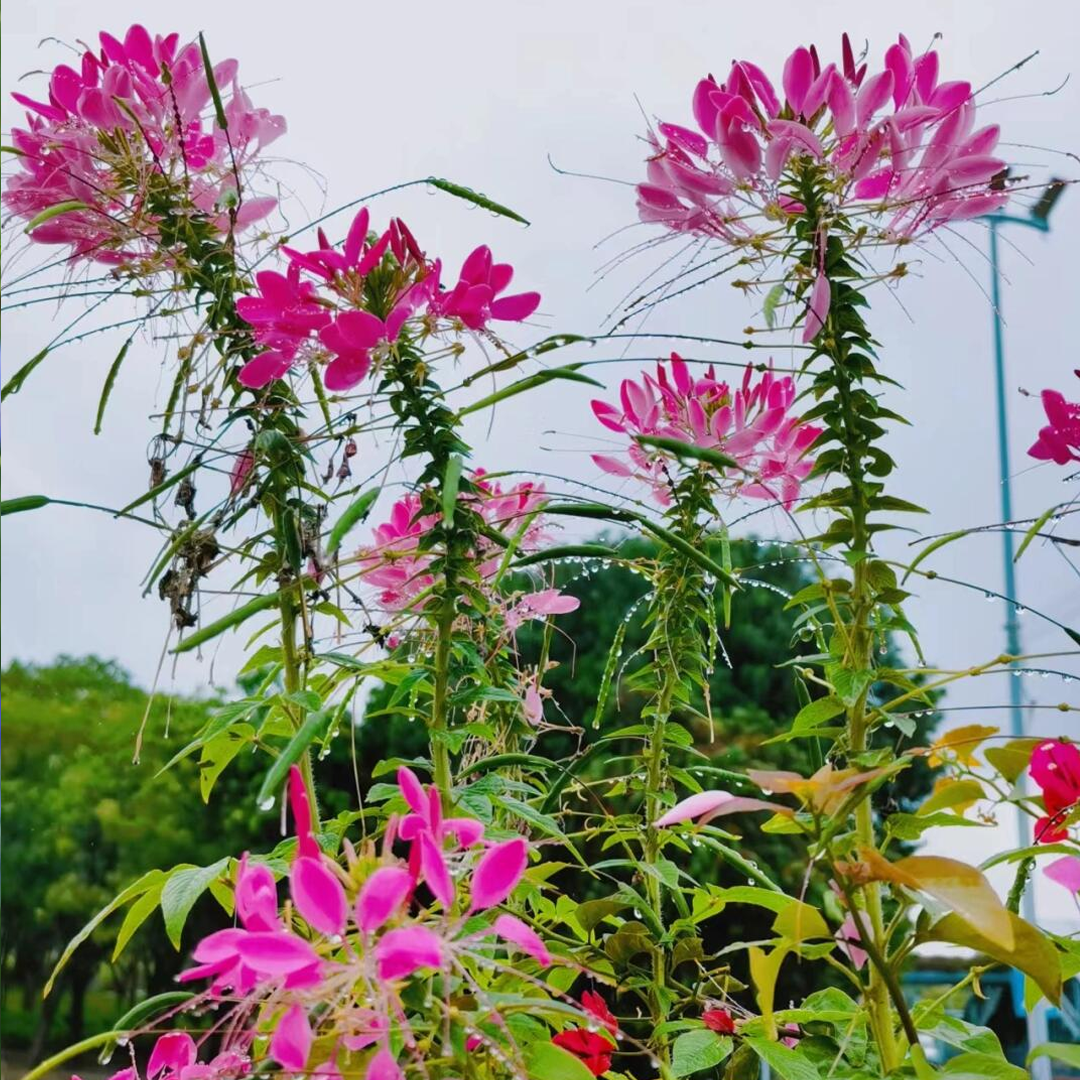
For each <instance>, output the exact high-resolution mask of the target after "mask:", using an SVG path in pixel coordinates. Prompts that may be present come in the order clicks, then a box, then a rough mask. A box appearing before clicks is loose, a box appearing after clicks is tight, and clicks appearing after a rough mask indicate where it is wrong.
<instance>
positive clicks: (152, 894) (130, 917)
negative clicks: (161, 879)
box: [109, 886, 161, 964]
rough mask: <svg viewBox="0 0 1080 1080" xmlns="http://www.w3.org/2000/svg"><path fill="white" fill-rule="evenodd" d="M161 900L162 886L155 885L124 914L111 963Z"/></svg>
mask: <svg viewBox="0 0 1080 1080" xmlns="http://www.w3.org/2000/svg"><path fill="white" fill-rule="evenodd" d="M160 902H161V888H160V887H159V886H155V887H154V888H152V889H150V890H148V891H147V892H144V893H143V894H142V896H140V897H139V899H138V900H136V901H135V903H134V904H132V905H131V907H129V908H128V910H127V914H126V915H125V916H124V921H123V922H122V923H121V924H120V932H119V933H118V934H117V935H116V944H115V945H114V946H113V953H112V959H111V960H110V961H109V962H110V963H112V964H115V963H116V961H117V958H118V957H119V956H120V954H121V953H122V952H123V951H124V949H125V948H126V947H127V943H128V942H129V941H130V940H131V936H132V934H134V933H135V931H136V930H138V929H139V927H140V926H142V924H143V923H144V922H146V920H147V919H148V918H150V913H151V912H152V911H154V910H155V909H156V908H157V906H158V904H159V903H160Z"/></svg>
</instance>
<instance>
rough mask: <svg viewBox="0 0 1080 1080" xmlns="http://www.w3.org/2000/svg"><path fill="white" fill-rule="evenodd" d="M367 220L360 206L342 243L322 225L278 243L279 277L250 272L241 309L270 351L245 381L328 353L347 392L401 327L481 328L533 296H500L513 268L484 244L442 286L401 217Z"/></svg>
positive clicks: (524, 306)
mask: <svg viewBox="0 0 1080 1080" xmlns="http://www.w3.org/2000/svg"><path fill="white" fill-rule="evenodd" d="M370 225H371V216H370V214H369V212H368V210H367V208H364V209H361V210H360V211H359V213H357V215H356V217H355V218H354V219H353V222H352V225H351V226H350V228H349V232H348V235H347V236H346V238H345V243H344V245H343V246H342V248H341V249H340V250H339V249H338V248H336V247H335V246H334V245H332V244H331V243H330V241H329V240H328V239H327V237H326V234H325V233H324V232H323V231H322V230H321V229H320V230H319V231H318V234H317V235H318V241H319V246H318V247H317V248H316V249H315V250H313V251H307V252H302V251H299V250H297V249H295V248H291V247H285V248H283V249H282V251H283V253H284V254H285V256H286V257H287V258H288V260H289V269H288V272H287V273H286V274H285V275H284V276H283V275H281V274H279V273H276V272H273V271H267V272H264V273H262V274H259V275H257V278H256V282H257V284H258V286H259V290H260V294H261V296H260V297H259V298H250V299H245V300H241V301H240V302H239V304H238V310H239V311H240V314H241V315H242V316H243V317H244V318H245V319H246V320H247V321H248V322H249V323H251V324H252V327H253V331H252V336H253V337H254V338H255V340H256V342H257V343H258V344H259V345H261V346H263V347H264V348H265V349H266V350H267V351H266V352H263V353H261V354H260V355H258V356H256V357H254V358H253V359H252V360H250V361H248V363H247V364H245V365H244V367H243V368H242V369H241V371H240V376H239V378H240V382H241V383H242V384H243V385H244V386H248V387H251V388H253V389H258V388H260V387H263V386H266V385H267V383H269V382H272V381H273V380H274V379H278V378H281V377H283V376H284V375H285V374H286V373H287V372H288V371H289V370H290V368H291V367H292V366H293V365H294V364H295V363H297V362H298V361H300V360H313V361H321V362H326V370H325V374H324V379H325V383H326V386H327V388H328V389H330V390H333V391H335V392H341V391H347V390H350V389H352V387H354V386H356V385H358V384H359V383H360V382H362V381H363V379H364V378H365V377H366V376H367V374H368V372H369V371H370V370H371V368H372V366H373V365H374V364H375V363H377V362H378V360H379V359H380V358H381V357H383V356H384V355H385V354H386V352H387V351H388V350H390V349H392V348H393V347H394V346H395V345H396V344H397V342H398V341H399V339H400V338H401V335H402V333H403V332H405V331H406V329H407V328H408V329H409V333H410V334H411V335H412V336H423V335H426V334H430V333H439V334H458V333H461V332H462V331H463V330H469V331H473V332H477V333H480V332H485V331H487V330H488V328H489V323H491V322H492V321H504V322H521V321H522V320H524V319H527V318H528V317H529V316H530V315H532V313H533V312H534V311H535V310H536V308H537V306H538V305H539V303H540V294H539V293H535V292H530V293H518V294H516V295H513V296H503V295H500V294H502V293H503V292H505V290H506V288H507V286H508V285H509V284H510V279H511V278H512V277H513V273H514V271H513V268H512V267H511V266H509V264H507V263H495V262H494V261H493V258H492V254H491V250H490V248H488V247H486V246H482V247H478V248H477V249H476V250H475V251H473V252H472V254H470V255H469V257H468V258H467V259H466V260H465V263H464V265H463V266H462V268H461V276H460V280H459V281H458V283H457V284H456V285H455V286H454V287H453V288H452V289H449V290H443V289H442V286H441V284H440V278H441V273H442V263H441V262H440V260H438V259H435V260H429V259H428V258H427V256H426V255H425V254H424V252H423V251H422V250H421V248H420V246H419V244H418V243H417V241H416V238H415V237H414V236H413V234H412V232H410V230H409V228H408V226H406V224H405V223H404V222H403V221H401V220H400V219H398V218H395V219H393V220H391V222H390V224H389V226H388V227H387V228H386V229H385V230H384V231H383V232H382V233H374V232H371V231H370ZM376 271H377V272H378V273H377V274H376ZM301 274H306V275H308V276H309V277H310V278H313V279H314V280H313V281H311V280H301ZM373 275H374V276H373Z"/></svg>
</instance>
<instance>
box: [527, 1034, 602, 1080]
mask: <svg viewBox="0 0 1080 1080" xmlns="http://www.w3.org/2000/svg"><path fill="white" fill-rule="evenodd" d="M525 1075H526V1076H528V1077H529V1080H593V1074H592V1073H591V1072H589V1070H588V1069H587V1068H586V1067H585V1064H584V1062H582V1060H581V1058H577V1057H574V1055H573V1054H571V1053H570V1052H569V1051H568V1050H564V1049H563V1048H562V1047H561V1046H556V1045H555V1044H554V1043H553V1042H547V1041H543V1042H540V1041H538V1042H534V1043H530V1044H529V1045H528V1046H527V1047H525Z"/></svg>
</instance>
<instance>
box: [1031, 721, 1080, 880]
mask: <svg viewBox="0 0 1080 1080" xmlns="http://www.w3.org/2000/svg"><path fill="white" fill-rule="evenodd" d="M1029 772H1030V773H1031V779H1032V781H1033V782H1034V783H1035V785H1036V787H1038V789H1039V791H1040V792H1041V793H1042V801H1043V811H1044V813H1043V816H1042V817H1041V818H1040V819H1039V820H1038V822H1037V823H1036V825H1035V842H1036V843H1037V844H1060V843H1065V842H1068V841H1070V840H1073V841H1075V840H1076V839H1077V837H1076V830H1075V828H1070V822H1075V818H1076V814H1077V812H1078V811H1080V747H1078V746H1077V745H1076V744H1075V743H1071V742H1066V741H1065V740H1064V739H1049V740H1047V741H1046V742H1043V743H1040V744H1039V745H1038V746H1037V747H1035V749H1034V750H1033V751H1032V754H1031V764H1030V766H1029ZM1043 872H1044V873H1045V874H1046V876H1047V877H1048V878H1050V879H1051V880H1052V881H1055V882H1056V883H1057V884H1059V885H1061V886H1063V887H1064V888H1066V889H1068V890H1069V892H1071V893H1075V894H1078V895H1080V856H1078V855H1062V856H1061V857H1060V858H1058V859H1055V860H1054V861H1053V862H1052V863H1050V864H1049V865H1048V866H1047V867H1046V868H1045V869H1044V871H1043Z"/></svg>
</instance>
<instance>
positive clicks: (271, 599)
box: [169, 593, 281, 653]
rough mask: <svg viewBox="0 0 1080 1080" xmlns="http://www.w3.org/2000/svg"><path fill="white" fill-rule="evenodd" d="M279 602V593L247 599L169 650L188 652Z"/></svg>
mask: <svg viewBox="0 0 1080 1080" xmlns="http://www.w3.org/2000/svg"><path fill="white" fill-rule="evenodd" d="M280 603H281V593H269V594H268V595H266V596H256V597H255V599H254V600H249V601H248V602H247V603H246V604H241V605H240V606H239V607H238V608H235V609H234V610H233V611H230V612H229V613H228V615H222V617H221V618H220V619H215V620H214V622H212V623H208V624H207V625H206V626H200V627H199V629H198V630H196V631H195V633H194V634H191V635H189V636H188V637H186V638H184V640H183V641H181V642H179V643H178V644H177V645H175V646H174V647H173V648H171V649H170V650H169V652H172V653H186V652H190V651H191V650H192V649H195V648H197V647H198V646H200V645H202V644H204V643H205V642H207V641H211V640H212V639H213V638H216V637H217V636H218V635H219V634H224V633H225V631H226V630H229V629H230V628H232V627H234V626H239V625H240V624H241V623H242V622H245V621H246V620H248V619H250V618H251V617H252V615H258V613H259V612H260V611H266V609H267V608H276V607H277V606H278V605H279V604H280Z"/></svg>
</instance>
